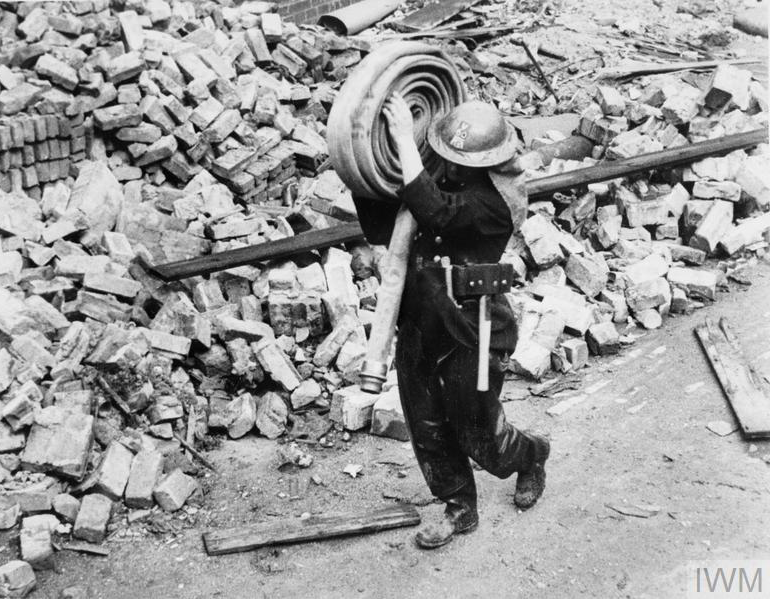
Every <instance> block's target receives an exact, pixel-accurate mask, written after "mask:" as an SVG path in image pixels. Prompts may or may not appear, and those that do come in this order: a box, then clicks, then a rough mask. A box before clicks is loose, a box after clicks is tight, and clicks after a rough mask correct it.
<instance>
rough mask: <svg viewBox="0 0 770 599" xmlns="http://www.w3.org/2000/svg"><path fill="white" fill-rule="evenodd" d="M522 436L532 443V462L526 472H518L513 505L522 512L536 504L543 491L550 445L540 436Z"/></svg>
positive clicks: (531, 434) (526, 434)
mask: <svg viewBox="0 0 770 599" xmlns="http://www.w3.org/2000/svg"><path fill="white" fill-rule="evenodd" d="M522 434H523V435H525V436H526V437H527V438H528V439H529V441H530V443H532V461H531V462H530V466H529V467H527V469H526V470H520V471H519V476H518V477H517V478H516V494H515V495H514V496H513V503H515V504H516V507H518V508H520V509H522V510H528V509H529V508H531V507H532V506H533V505H535V504H536V503H537V500H538V499H540V496H541V495H542V494H543V491H544V490H545V461H546V460H547V459H548V456H549V455H550V453H551V444H550V443H549V442H548V439H546V438H545V437H541V436H540V435H535V434H533V433H522Z"/></svg>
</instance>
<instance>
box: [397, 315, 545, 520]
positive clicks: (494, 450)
mask: <svg viewBox="0 0 770 599" xmlns="http://www.w3.org/2000/svg"><path fill="white" fill-rule="evenodd" d="M424 343H426V340H424V339H422V334H421V332H420V331H419V329H418V328H417V327H416V326H415V325H414V324H413V323H411V322H409V321H406V322H402V323H401V324H400V325H399V334H398V342H397V345H396V369H397V373H398V389H399V393H400V395H401V405H402V406H403V410H404V416H405V418H406V423H407V426H408V427H409V431H410V433H411V436H412V445H413V447H414V453H415V456H416V457H417V462H418V463H419V465H420V468H421V470H422V473H423V475H424V476H425V480H426V482H427V483H428V487H430V490H431V492H432V493H433V495H435V496H436V497H438V498H439V499H441V500H442V501H445V502H448V503H449V502H454V501H458V500H459V501H468V502H471V503H472V504H473V505H474V506H475V504H476V485H475V482H474V479H473V470H472V468H471V465H470V462H469V460H468V458H473V460H475V461H476V462H477V463H478V464H479V465H480V466H481V467H482V468H483V469H484V470H486V471H487V472H489V473H490V474H493V475H494V476H497V477H499V478H507V477H509V476H510V475H511V474H513V473H514V472H519V471H521V470H524V469H526V468H528V467H529V466H530V464H531V463H532V459H533V451H534V447H533V444H532V442H531V441H530V440H529V438H528V436H527V435H526V434H524V433H521V432H519V431H517V430H516V428H514V427H513V425H511V423H510V422H508V421H507V420H506V417H505V413H504V412H503V406H502V405H501V403H500V399H499V397H500V391H501V389H502V386H503V380H504V365H503V363H502V357H503V356H502V355H501V353H500V352H495V351H491V352H490V365H489V391H484V392H481V391H477V390H476V376H477V372H478V350H477V349H473V348H469V347H466V346H464V345H460V344H457V345H456V346H455V347H454V348H453V349H452V350H451V351H450V352H449V353H448V355H445V356H443V357H441V358H439V359H437V360H434V361H431V360H430V359H429V358H427V357H426V356H425V351H424V345H423V344H424Z"/></svg>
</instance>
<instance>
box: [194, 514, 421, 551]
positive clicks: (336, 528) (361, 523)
mask: <svg viewBox="0 0 770 599" xmlns="http://www.w3.org/2000/svg"><path fill="white" fill-rule="evenodd" d="M419 523H420V514H419V513H418V512H417V509H416V508H415V507H414V506H412V505H398V506H393V507H387V508H381V509H378V510H374V511H370V512H362V513H357V514H334V515H327V516H311V517H310V518H304V519H300V518H291V519H286V520H274V521H272V522H263V523H260V524H252V525H251V526H242V527H239V528H233V529H229V530H222V531H218V532H207V533H204V535H203V543H204V545H205V546H206V552H207V553H208V554H209V555H224V554H227V553H238V552H240V551H250V550H252V549H257V548H258V547H267V546H271V545H285V544H287V543H302V542H307V541H321V540H324V539H331V538H334V537H341V536H348V535H360V534H365V533H372V532H380V531H382V530H389V529H392V528H400V527H402V526H416V525H417V524H419Z"/></svg>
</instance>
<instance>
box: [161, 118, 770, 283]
mask: <svg viewBox="0 0 770 599" xmlns="http://www.w3.org/2000/svg"><path fill="white" fill-rule="evenodd" d="M767 141H768V132H767V129H757V130H755V131H748V132H746V133H737V134H735V135H728V136H725V137H721V138H718V139H710V140H708V141H702V142H698V143H694V144H690V145H689V146H683V147H679V148H671V149H668V150H662V151H660V152H653V153H650V154H642V155H641V156H633V157H631V158H626V159H624V160H617V161H614V162H605V163H602V164H599V165H597V166H590V167H587V168H581V169H576V170H573V171H568V172H566V173H561V174H558V175H552V176H550V177H541V178H539V179H532V180H530V181H527V197H528V198H529V201H532V200H535V199H540V198H543V197H547V196H548V195H549V194H553V193H555V192H557V191H565V190H567V189H570V188H572V187H579V186H581V185H588V184H589V183H598V182H599V181H608V180H610V179H615V178H618V177H628V176H631V175H635V174H638V173H642V172H645V171H649V170H652V169H666V168H674V167H676V166H681V165H684V164H690V163H692V162H695V161H697V160H701V159H703V158H705V157H707V156H720V155H724V154H728V153H730V152H733V151H735V150H743V149H747V148H751V147H754V146H757V145H759V144H761V143H767ZM557 143H560V142H557ZM554 145H556V144H554ZM363 238H364V233H363V231H362V230H361V226H360V225H359V224H358V223H355V222H354V223H346V224H344V225H340V226H336V227H329V228H328V229H320V230H318V231H309V232H307V233H300V234H298V235H295V236H294V237H289V238H287V239H280V240H278V241H270V242H267V243H262V244H258V245H253V246H249V247H245V248H240V249H237V250H229V251H226V252H219V253H217V254H209V255H207V256H201V257H200V258H193V259H192V260H182V261H179V262H170V263H168V264H160V265H156V266H148V268H149V269H150V271H152V272H153V273H154V274H156V275H157V276H159V277H160V278H161V279H163V280H164V281H178V280H180V279H185V278H188V277H194V276H198V275H207V274H211V273H212V272H217V271H220V270H227V269H228V268H235V267H236V266H244V265H246V264H254V263H255V262H260V261H264V260H272V259H279V258H287V257H289V256H292V255H295V254H300V253H303V252H307V251H309V250H315V249H323V248H327V247H331V246H333V245H338V244H341V243H347V242H350V241H356V240H360V239H363Z"/></svg>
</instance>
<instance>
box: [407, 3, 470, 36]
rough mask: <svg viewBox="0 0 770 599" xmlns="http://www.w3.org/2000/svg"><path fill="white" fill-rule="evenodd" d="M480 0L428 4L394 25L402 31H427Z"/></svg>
mask: <svg viewBox="0 0 770 599" xmlns="http://www.w3.org/2000/svg"><path fill="white" fill-rule="evenodd" d="M479 2H480V0H442V2H433V3H429V4H426V5H425V6H423V7H422V8H420V9H418V10H416V11H415V12H413V13H412V14H410V15H408V16H406V17H404V18H403V19H401V20H400V21H396V22H395V23H393V25H394V26H395V27H396V28H397V29H399V30H401V31H425V30H430V29H433V28H434V27H436V26H438V25H441V24H442V23H445V22H446V21H448V20H449V19H451V18H452V17H454V16H455V15H456V14H459V13H460V12H462V11H464V10H466V9H468V8H470V7H471V6H473V5H474V4H478V3H479Z"/></svg>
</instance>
